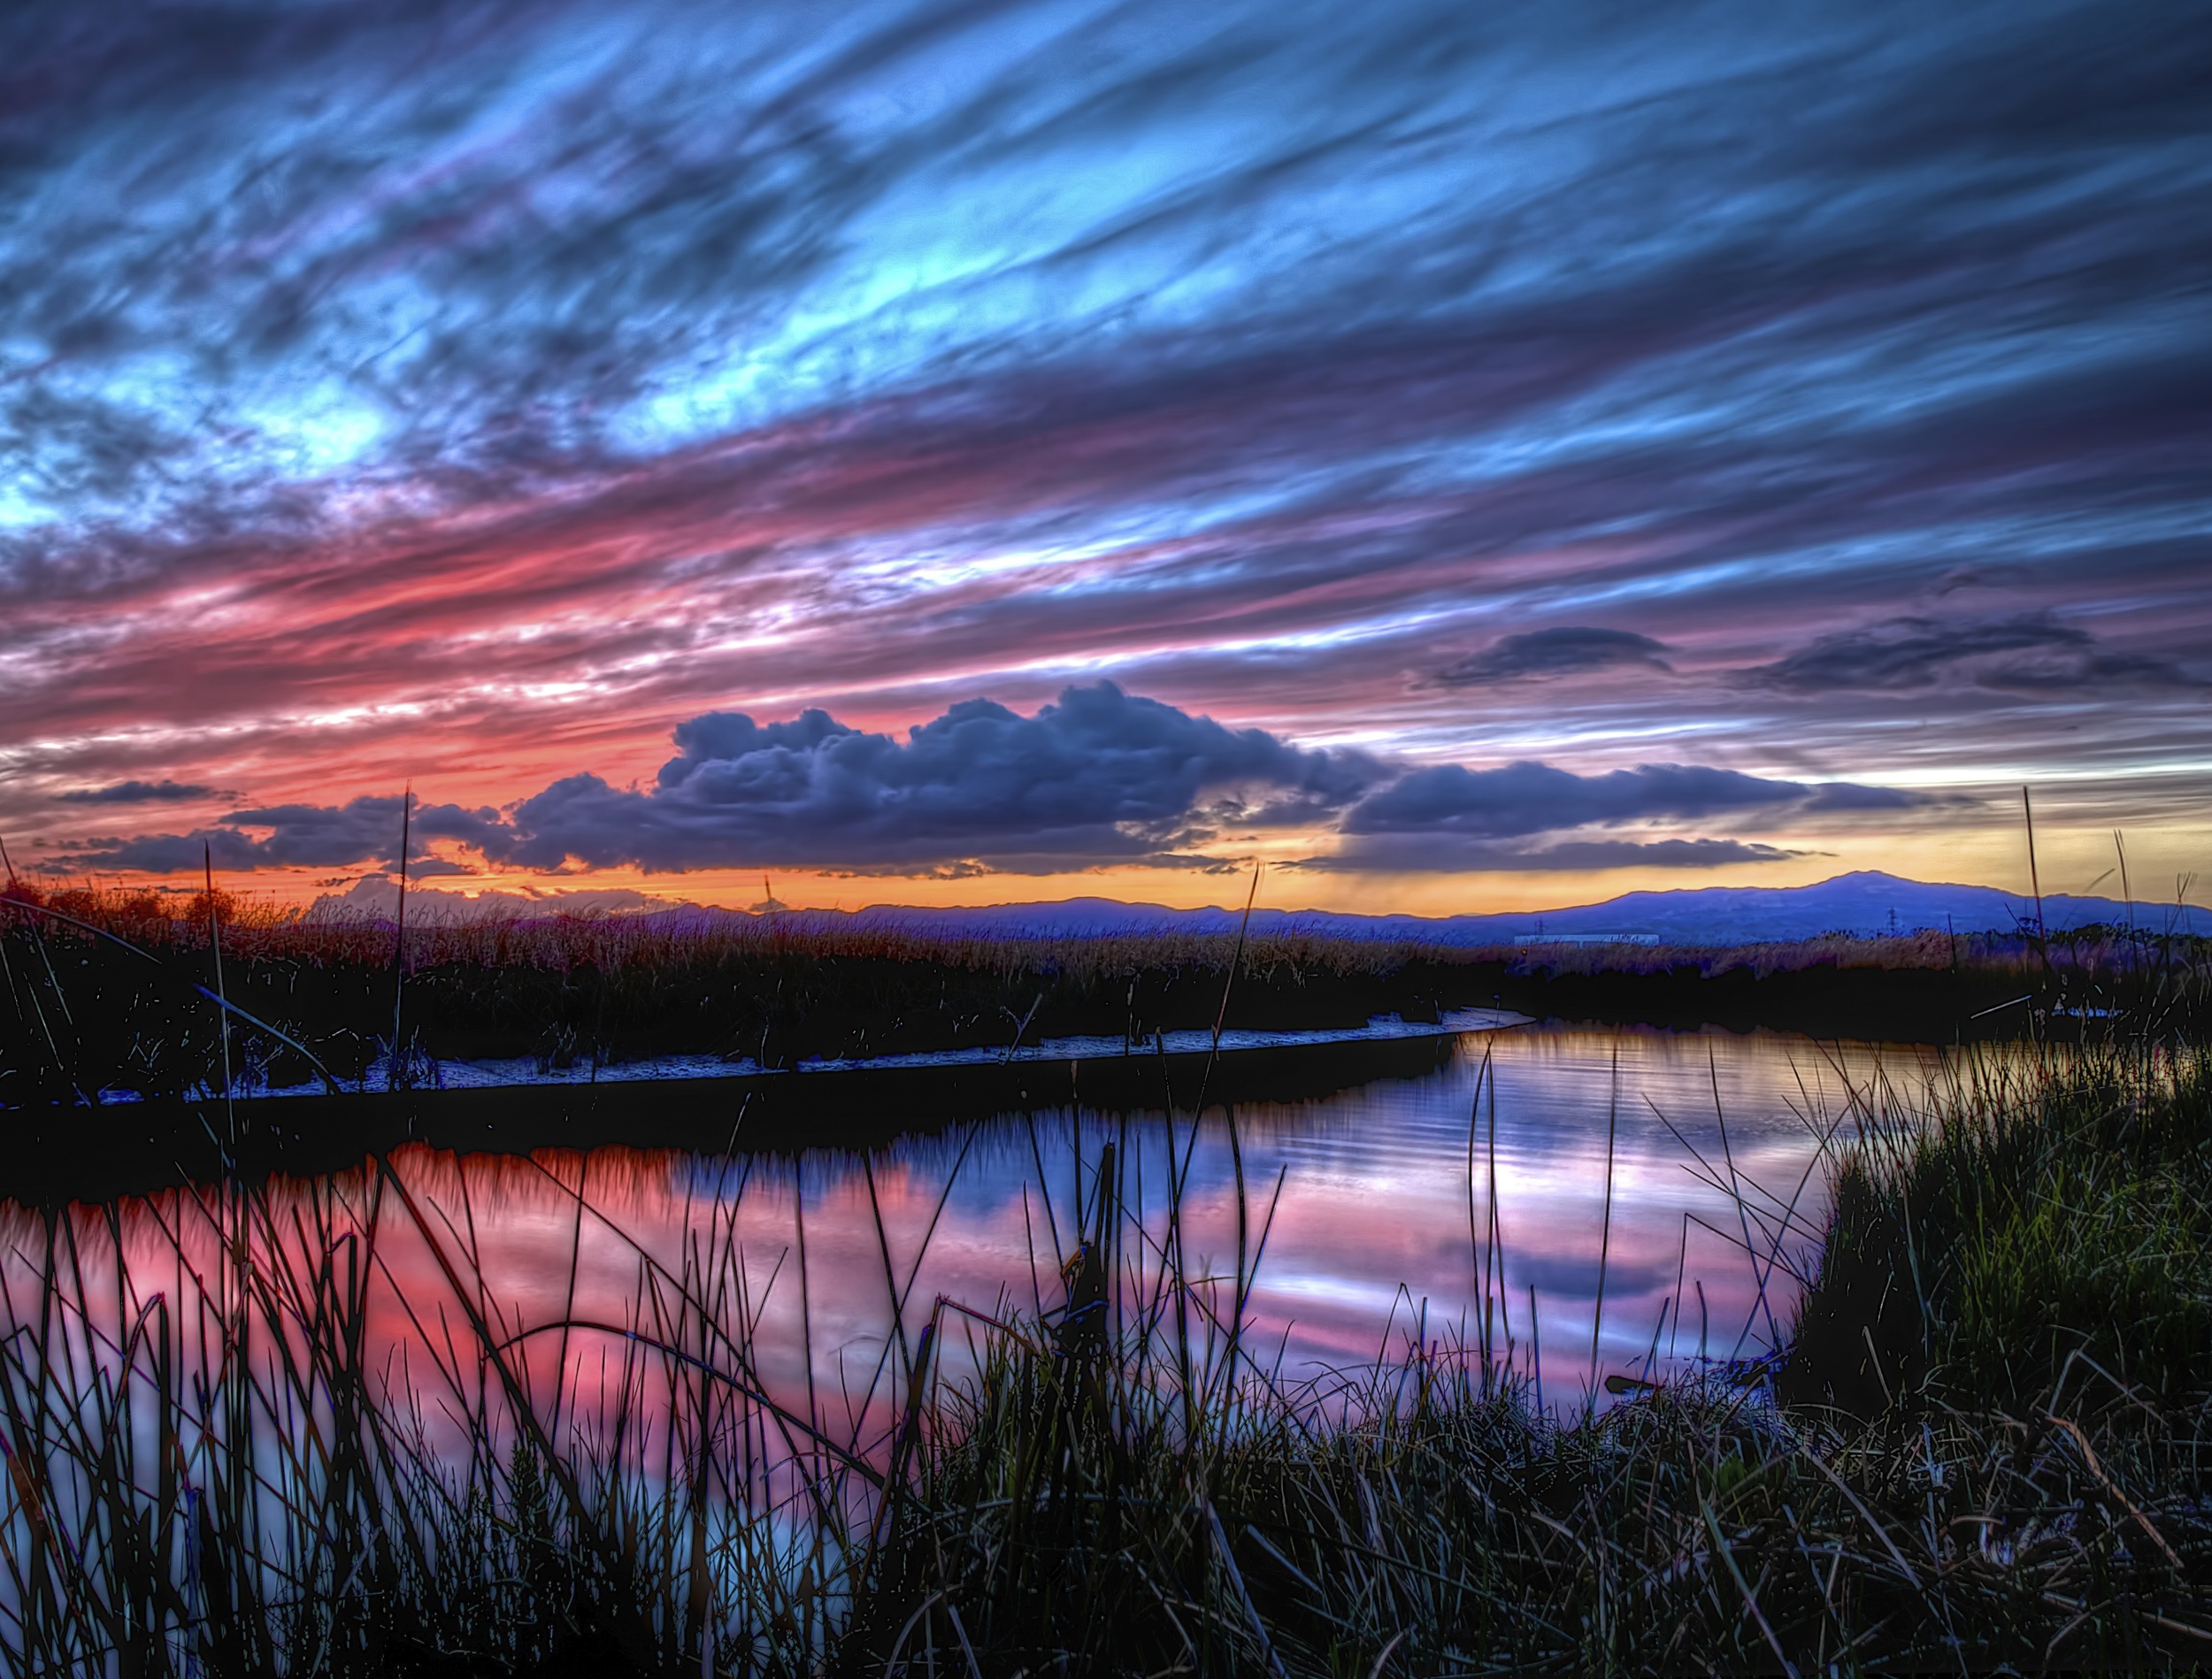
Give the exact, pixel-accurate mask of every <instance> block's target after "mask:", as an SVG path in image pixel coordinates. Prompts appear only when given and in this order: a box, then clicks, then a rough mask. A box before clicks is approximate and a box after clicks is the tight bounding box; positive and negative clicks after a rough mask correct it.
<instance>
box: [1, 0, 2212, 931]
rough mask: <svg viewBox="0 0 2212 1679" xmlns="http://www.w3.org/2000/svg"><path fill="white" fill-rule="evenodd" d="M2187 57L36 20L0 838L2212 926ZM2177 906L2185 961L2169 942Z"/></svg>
mask: <svg viewBox="0 0 2212 1679" xmlns="http://www.w3.org/2000/svg"><path fill="white" fill-rule="evenodd" d="M2208 87H2212V29H2207V28H2206V27H2204V19H2203V15H2202V12H2201V11H2200V8H2197V7H2194V6H2188V5H2160V4H2139V5H2133V6H2117V7H2116V6H2109V5H2105V6H2089V5H2039V4H2025V3H2024V0H2013V3H2012V4H2003V5H1988V6H1978V5H1965V4H1959V5H1946V6H1938V7H1931V6H1926V5H1915V6H1893V7H1890V6H1879V5H1843V4H1834V5H1826V6H1775V5H1770V4H1769V5H1751V4H1744V5H1721V6H1707V7H1699V8H1682V7H1668V8H1657V7H1649V6H1631V5H1625V4H1620V5H1613V4H1603V5H1601V4H1582V5H1528V6H1515V5H1509V4H1472V5H1471V4H1428V5H1420V4H1364V5H1357V6H1345V5H1340V4H1337V5H1316V6H1311V7H1307V8H1301V7H1299V6H1297V5H1294V4H1288V3H1287V0H1267V4H1197V5H1194V4H1146V3H1144V0H1138V3H1136V4H1119V5H1111V4H1101V5H1062V4H1036V3H1034V0H1029V3H1025V4H1002V5H990V4H941V5H926V4H913V3H912V0H904V3H900V4H841V5H836V6H827V5H780V4H746V5H741V6H738V5H729V4H720V5H711V6H700V7H696V8H686V7H681V6H673V5H657V4H645V3H644V0H626V4H620V5H615V4H600V5H595V6H584V5H575V6H566V7H563V6H557V5H551V4H528V5H519V4H517V5H500V4H457V3H452V4H446V3H441V0H419V3H417V0H398V3H396V4H394V3H386V4H373V5H371V4H266V5H258V4H233V5H229V6H225V7H213V6H207V7H200V6H193V5H171V6H147V7H142V8H134V9H129V10H126V9H122V8H113V7H105V6H83V5H66V4H28V5H17V6H12V7H10V8H8V9H7V10H6V12H5V13H4V16H0V838H4V839H5V840H6V841H7V844H8V847H9V852H10V855H11V857H12V860H13V862H14V863H15V866H16V867H17V868H18V869H19V870H23V869H27V868H40V869H42V870H46V871H48V872H49V873H52V874H59V875H62V876H66V877H74V878H82V877H87V876H89V877H91V878H96V879H99V880H108V879H112V878H123V879H131V878H162V877H168V878H174V879H177V880H181V879H182V878H184V873H185V871H189V873H190V874H191V876H192V877H193V878H196V877H197V875H198V872H199V870H200V867H201V858H202V855H203V851H204V849H205V850H208V851H211V855H212V860H213V862H214V866H215V867H216V868H217V869H218V870H219V871H221V872H222V874H223V876H224V878H225V879H226V881H227V882H228V883H230V884H232V885H237V886H241V887H245V888H253V889H265V890H269V891H272V892H275V893H280V894H287V895H290V896H294V897H298V896H305V895H311V894H312V893H315V892H318V891H327V890H331V889H333V887H334V885H335V886H337V887H341V888H342V887H343V886H344V885H346V884H347V883H349V882H350V881H352V880H354V879H357V878H359V877H360V876H361V875H362V874H363V873H364V872H365V871H368V870H377V869H380V868H385V867H388V866H389V865H390V864H391V863H392V862H394V858H395V852H396V846H397V840H398V829H399V809H400V795H401V793H402V789H403V787H405V786H408V785H409V784H411V785H412V787H413V789H414V792H415V793H416V795H417V796H418V801H419V802H418V806H417V815H416V818H415V826H414V833H415V836H416V839H417V841H418V847H417V850H418V855H417V859H416V861H415V862H414V864H413V870H414V872H415V873H416V874H418V875H423V874H430V875H445V876H450V877H452V878H449V879H440V880H438V881H437V882H436V884H438V885H442V886H447V887H453V886H464V887H467V888H470V889H475V888H477V887H480V886H486V885H490V886H500V887H505V888H508V889H513V888H515V887H517V886H518V885H530V886H532V887H534V888H535V889H537V890H541V891H548V892H551V891H557V890H567V889H577V888H591V887H599V886H607V885H622V886H642V887H644V888H645V889H646V890H647V891H649V892H652V893H662V894H666V895H669V896H673V897H683V898H690V899H695V900H700V901H718V902H733V903H743V902H746V901H750V900H752V899H755V898H757V897H758V896H759V895H760V892H761V878H762V876H763V875H764V874H767V875H769V876H771V877H772V880H773V890H774V893H775V895H776V896H777V897H778V898H779V899H780V900H782V901H787V902H794V903H806V904H825V905H826V904H831V903H842V904H844V905H846V906H848V907H851V906H856V905H858V904H863V903H868V902H887V901H899V902H979V901H1008V900H1031V899H1040V898H1056V897H1066V896H1071V895H1074V894H1078V893H1102V894H1107V895H1113V896H1119V897H1125V898H1141V899H1146V900H1150V901H1161V902H1170V903H1195V902H1220V901H1232V900H1234V901H1241V899H1242V896H1243V882H1242V878H1241V877H1242V876H1243V875H1244V874H1247V873H1248V871H1249V870H1250V866H1251V864H1252V862H1254V861H1256V860H1263V861H1266V862H1269V863H1270V864H1271V870H1270V873H1269V877H1268V885H1267V887H1266V893H1267V896H1268V898H1269V899H1270V900H1271V901H1273V902H1274V903H1275V904H1277V905H1278V906H1279V907H1292V906H1294V905H1304V904H1310V905H1315V906H1321V907H1330V908H1359V909H1375V910H1383V909H1403V910H1413V911H1419V912H1423V913H1440V912H1445V911H1450V910H1462V909H1467V910H1476V909H1486V908H1522V907H1532V906H1538V905H1544V904H1554V903H1565V902H1571V901H1587V900H1590V899H1593V898H1600V897H1605V896H1609V895H1611V894H1613V893H1617V892H1622V891H1626V890H1630V889H1632V888H1638V887H1646V886H1653V885H1713V884H1723V883H1726V884H1754V885H1792V884H1796V883H1799V882H1803V881H1810V880H1816V879H1820V878H1825V877H1827V876H1829V875H1832V874H1835V873H1838V872H1840V871H1842V870H1847V869H1858V868H1882V869H1888V870H1893V871H1895V872H1898V873H1902V874H1909V875H1914V876H1917V877H1919V878H1926V879H1950V880H1962V881H1970V882H1976V883H1983V884H1989V885H2002V886H2007V887H2011V888H2018V887H2019V886H2022V885H2024V884H2025V879H2026V854H2025V848H2024V844H2023V842H2022V838H2021V833H2020V824H2019V789H2020V787H2021V786H2023V785H2024V784H2027V785H2032V786H2033V787H2034V789H2035V797H2036V803H2037V817H2038V824H2039V834H2038V838H2039V842H2040V844H2041V845H2042V847H2043V848H2044V850H2043V856H2044V871H2043V882H2042V884H2043V885H2044V887H2045V888H2046V889H2047V890H2052V889H2064V890H2072V891H2080V890H2083V889H2085V888H2088V887H2091V886H2094V887H2095V889H2097V890H2099V891H2103V892H2115V891H2116V887H2117V880H2116V878H2108V879H2104V880H2102V881H2100V880H2099V879H2098V877H2100V876H2101V875H2102V874H2103V873H2104V871H2106V870H2109V869H2111V868H2112V867H2113V866H2114V861H2115V855H2116V854H2115V851H2114V848H2113V841H2112V835H2113V831H2114V830H2115V829H2124V830H2125V831H2126V834H2127V845H2128V857H2129V862H2130V863H2131V867H2132V869H2133V870H2134V877H2133V884H2134V885H2135V887H2136V890H2137V894H2138V895H2139V896H2141V897H2147V898H2154V899H2155V898H2161V897H2164V898H2170V897H2171V896H2172V895H2173V893H2174V892H2175V890H2176V889H2177V885H2176V877H2177V875H2179V874H2181V873H2182V872H2184V871H2186V870H2195V869H2202V870H2205V871H2206V873H2207V874H2208V875H2212V843H2208V842H2212V118H2208V115H2207V103H2206V99H2205V89H2206V88H2208ZM2194 895H2195V899H2196V901H2205V893H2203V891H2202V890H2201V889H2199V890H2198V891H2197V892H2196V893H2195V894H2194Z"/></svg>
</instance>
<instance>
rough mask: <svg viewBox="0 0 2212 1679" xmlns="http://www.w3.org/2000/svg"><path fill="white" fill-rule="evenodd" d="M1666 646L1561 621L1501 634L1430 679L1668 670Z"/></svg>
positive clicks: (1456, 683) (1455, 681)
mask: <svg viewBox="0 0 2212 1679" xmlns="http://www.w3.org/2000/svg"><path fill="white" fill-rule="evenodd" d="M1666 650H1667V648H1666V646H1665V644H1664V643H1663V642H1660V641H1655V640H1652V638H1651V637H1649V636H1647V635H1638V634H1637V633H1636V632H1634V631H1632V630H1597V629H1588V628H1585V627H1582V626H1580V625H1561V626H1560V627H1559V628H1557V629H1552V630H1531V631H1528V632H1525V633H1523V634H1520V635H1509V636H1503V637H1501V638H1500V639H1499V640H1496V641H1494V642H1492V643H1491V644H1490V645H1489V646H1488V647H1487V648H1484V649H1483V650H1482V651H1481V652H1480V653H1477V654H1472V655H1470V656H1468V657H1466V658H1464V659H1462V660H1460V661H1459V663H1456V664H1453V665H1448V666H1447V667H1446V668H1445V669H1443V670H1441V671H1438V672H1437V673H1436V675H1435V677H1434V678H1433V679H1434V680H1435V681H1436V682H1438V683H1440V684H1441V685H1442V686H1445V687H1454V688H1455V687H1465V686H1469V685H1470V684H1473V683H1480V682H1511V681H1515V680H1517V679H1521V678H1529V677H1548V676H1576V675H1580V674H1582V673H1584V672H1586V671H1602V670H1606V669H1609V668H1611V667H1615V666H1619V665H1642V666H1644V667H1646V668H1647V669H1650V670H1654V671H1671V670H1672V668H1673V667H1672V666H1671V665H1670V664H1668V663H1667V662H1666V660H1665V659H1664V658H1663V657H1662V656H1661V655H1663V654H1664V653H1665V652H1666Z"/></svg>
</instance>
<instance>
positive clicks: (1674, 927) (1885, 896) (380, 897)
mask: <svg viewBox="0 0 2212 1679" xmlns="http://www.w3.org/2000/svg"><path fill="white" fill-rule="evenodd" d="M397 896H398V892H397V888H396V885H394V884H393V883H392V882H390V881H388V880H387V879H385V878H382V877H380V876H372V877H369V878H366V879H365V880H363V881H361V882H359V883H358V884H357V885H355V886H354V888H353V889H352V890H351V891H350V892H349V893H345V894H344V895H343V896H330V897H325V898H319V899H318V900H317V901H316V902H315V906H314V908H313V909H311V911H310V912H309V913H310V916H311V919H327V918H332V917H334V916H358V915H362V914H367V915H371V916H389V914H390V913H391V909H392V906H393V903H394V901H395V900H396V898H397ZM771 901H772V900H771ZM562 912H566V913H571V914H573V913H579V912H584V913H597V914H635V913H649V914H654V915H668V916H732V915H746V914H748V913H749V912H748V911H744V910H732V909H711V910H710V909H702V908H700V907H698V906H696V905H681V906H669V905H666V904H665V901H663V900H656V899H652V898H649V897H647V896H646V895H645V894H643V893H636V892H629V891H618V892H583V893H545V894H543V895H541V896H531V897H524V896H520V895H518V894H514V893H481V894H480V895H479V896H477V897H475V898H469V897H466V896H464V895H463V894H461V893H455V892H448V891H442V890H439V889H435V888H429V887H423V886H414V887H411V888H410V892H409V919H410V920H412V919H414V918H415V917H416V916H424V917H426V918H435V919H449V918H451V919H475V918H477V917H480V916H532V915H543V914H554V913H562ZM780 913H784V914H788V915H791V916H793V917H794V918H795V919H799V920H803V921H807V922H818V923H825V924H838V923H843V924H859V925H869V926H880V927H885V928H896V929H899V930H902V931H915V932H931V933H936V934H939V935H941V936H945V937H949V938H984V939H1010V938H1079V937H1086V936H1088V937H1101V936H1114V935H1121V936H1127V935H1132V934H1151V933H1210V932H1223V931H1229V932H1233V931H1235V930H1236V928H1237V925H1238V924H1239V922H1240V920H1241V919H1242V914H1243V912H1242V911H1241V910H1238V909H1222V908H1200V909H1173V908H1168V907H1166V906H1164V905H1162V904H1147V903H1124V902H1121V901H1118V900H1115V899H1110V898H1071V899H1068V900H1066V901H1063V902H1058V903H1025V904H991V905H983V906H977V907H972V908H971V907H961V908H924V907H919V906H913V905H897V904H878V905H873V906H871V907H870V908H865V909H858V910H825V909H813V910H794V911H781V912H780ZM2042 916H2043V922H2044V924H2045V925H2046V926H2047V928H2048V929H2049V930H2050V931H2052V932H2060V931H2065V930H2068V929H2070V928H2075V927H2082V926H2088V925H2092V924H2107V925H2126V924H2130V923H2132V924H2134V925H2135V926H2137V927H2139V928H2141V929H2143V930H2144V931H2151V932H2169V931H2170V932H2188V933H2195V934H2199V935H2212V910H2207V909H2204V908H2198V907H2196V906H2194V905H2181V906H2177V905H2174V904H2154V903H2143V902H2138V903H2136V904H2134V905H2133V906H2132V907H2131V906H2130V905H2128V904H2126V903H2124V902H2122V901H2118V900H2116V899H2112V898H2083V897H2075V896H2072V895H2070V894H2067V893H2058V894H2055V895H2053V896H2050V897H2047V898H2045V899H2044V900H2043V904H2042ZM2035 924H2036V904H2035V901H2034V900H2033V899H2032V898H2028V897H2024V896H2022V895H2020V894H2018V893H2009V892H2001V891H1999V890H1998V889H1996V888H1995V887H1993V886H1962V885H1947V884H1942V883H1937V882H1930V881H1923V880H1907V879H1903V878H1900V877H1899V876H1896V875H1890V874H1883V873H1880V872H1878V871H1876V870H1860V871H1858V872H1855V873H1852V874H1844V875H1838V876H1836V877H1834V878H1832V879H1828V880H1823V881H1819V882H1817V883H1816V884H1814V885H1806V886H1701V887H1690V888H1686V889H1684V890H1680V891H1674V892H1632V893H1624V894H1623V895H1622V896H1620V897H1617V898H1609V899H1607V900H1605V901H1603V902H1601V903H1594V904H1577V905H1571V906H1569V907H1566V908H1558V909H1546V910H1541V911H1531V912H1525V913H1524V912H1516V913H1513V914H1509V915H1464V916H1359V915H1346V914H1340V913H1338V912H1336V911H1333V910H1322V909H1264V908H1263V909H1256V910H1254V911H1253V912H1252V931H1254V932H1256V933H1263V934H1264V933H1280V932H1302V933H1310V934H1318V935H1323V936H1329V937H1335V938H1344V939H1390V940H1397V939H1407V940H1413V941H1417V942H1420V943H1424V944H1440V945H1461V946H1474V945H1496V944H1526V943H1531V942H1534V941H1537V940H1539V939H1569V940H1572V941H1575V942H1593V943H1594V942H1603V941H1606V940H1609V939H1622V940H1624V941H1629V942H1635V943H1643V944H1669V945H1733V944H1760V943H1767V942H1778V941H1787V940H1792V939H1810V938H1816V937H1817V936H1819V935H1820V934H1822V933H1828V932H1845V933H1855V934H1864V935H1872V934H1881V933H1888V932H1898V933H1909V932H1915V931H1920V930H1922V929H1926V928H1932V929H1938V930H1941V929H1949V930H1950V931H1955V932H1993V931H1994V932H2015V931H2018V930H2020V929H2021V928H2022V927H2023V926H2025V927H2027V928H2030V929H2032V928H2033V927H2034V926H2035Z"/></svg>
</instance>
